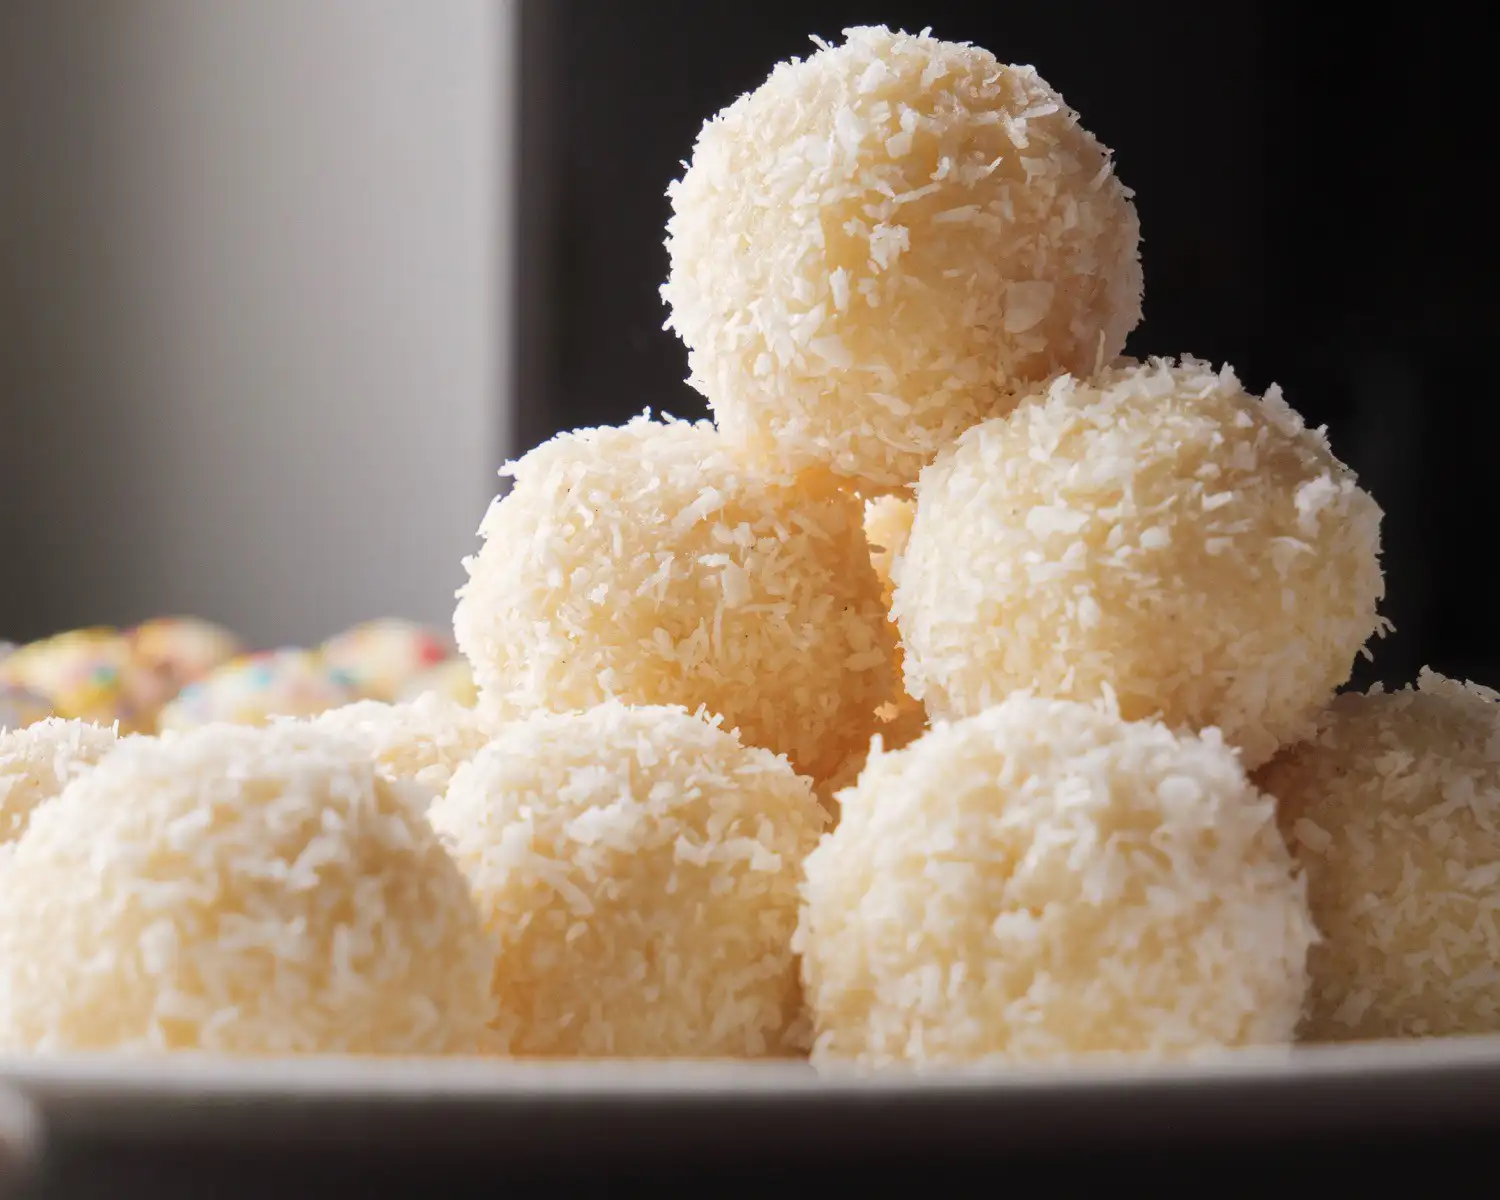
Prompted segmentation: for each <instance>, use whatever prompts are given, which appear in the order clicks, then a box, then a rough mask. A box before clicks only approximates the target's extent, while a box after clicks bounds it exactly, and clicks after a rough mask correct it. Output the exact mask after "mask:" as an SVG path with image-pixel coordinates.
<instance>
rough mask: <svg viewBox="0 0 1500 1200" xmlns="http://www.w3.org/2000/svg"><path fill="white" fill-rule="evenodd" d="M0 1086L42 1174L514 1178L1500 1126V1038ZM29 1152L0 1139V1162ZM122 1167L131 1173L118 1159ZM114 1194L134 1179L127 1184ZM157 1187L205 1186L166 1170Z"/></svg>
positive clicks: (83, 1075)
mask: <svg viewBox="0 0 1500 1200" xmlns="http://www.w3.org/2000/svg"><path fill="white" fill-rule="evenodd" d="M0 1088H9V1089H11V1090H12V1091H13V1092H14V1093H15V1094H16V1095H17V1096H19V1097H21V1098H23V1099H24V1101H25V1102H26V1103H27V1104H29V1107H30V1109H31V1113H32V1114H34V1117H33V1116H27V1115H25V1114H24V1113H23V1114H22V1115H20V1116H19V1117H16V1119H15V1120H13V1121H12V1122H10V1124H11V1125H12V1126H14V1129H15V1131H16V1134H17V1136H19V1137H20V1139H21V1140H20V1142H16V1140H15V1137H12V1139H11V1142H10V1143H9V1144H12V1145H19V1146H20V1147H21V1150H22V1151H29V1152H30V1154H31V1158H32V1161H33V1165H34V1164H35V1163H41V1164H42V1165H43V1166H46V1167H49V1168H51V1167H55V1166H56V1165H57V1164H58V1163H59V1162H63V1160H69V1161H72V1160H77V1159H78V1158H79V1157H80V1156H84V1157H87V1156H89V1155H94V1156H96V1157H97V1156H99V1155H104V1156H105V1157H106V1158H108V1156H109V1155H114V1156H116V1157H115V1159H110V1161H112V1162H115V1161H124V1159H121V1158H120V1156H122V1155H123V1156H125V1159H130V1160H131V1161H133V1162H136V1163H137V1165H139V1163H140V1162H144V1161H148V1160H149V1156H150V1155H151V1154H152V1153H156V1154H158V1155H159V1156H162V1157H161V1161H163V1162H166V1161H168V1160H170V1159H172V1157H173V1156H174V1155H175V1156H176V1161H178V1162H183V1161H187V1159H189V1158H191V1157H192V1156H193V1155H199V1156H203V1157H202V1161H203V1162H207V1161H209V1160H210V1159H212V1158H213V1157H214V1156H218V1158H219V1159H220V1160H224V1161H228V1160H233V1161H236V1162H241V1163H252V1162H256V1161H258V1160H260V1159H267V1158H274V1159H277V1160H279V1161H280V1162H282V1163H283V1164H284V1165H285V1164H291V1163H300V1164H303V1165H301V1166H299V1167H298V1168H297V1169H298V1170H299V1171H301V1172H302V1174H303V1176H305V1175H306V1170H307V1168H306V1166H305V1164H306V1163H307V1162H310V1161H316V1162H319V1163H321V1164H323V1165H324V1166H326V1167H329V1168H330V1169H331V1168H332V1167H334V1166H336V1165H338V1164H339V1163H340V1162H343V1161H354V1160H360V1161H363V1162H365V1163H366V1164H374V1163H389V1164H392V1165H391V1166H390V1168H389V1169H390V1170H391V1171H395V1170H396V1169H397V1168H396V1165H395V1164H397V1163H398V1162H399V1163H404V1164H406V1166H407V1167H408V1168H410V1169H413V1170H417V1169H428V1168H427V1167H425V1166H424V1164H440V1163H441V1164H447V1165H449V1166H451V1165H452V1164H455V1163H459V1162H462V1163H464V1164H467V1169H468V1170H471V1171H479V1170H484V1169H486V1164H489V1168H490V1169H492V1170H497V1171H498V1170H502V1169H503V1171H506V1172H510V1173H511V1174H515V1173H516V1172H522V1173H525V1172H533V1173H534V1172H538V1171H547V1170H550V1171H558V1170H565V1169H575V1168H578V1167H580V1166H587V1167H589V1168H591V1169H593V1170H595V1171H625V1172H628V1171H631V1170H653V1169H654V1170H662V1169H665V1168H667V1167H669V1166H675V1168H676V1169H678V1170H679V1171H682V1170H688V1169H690V1168H694V1167H695V1166H701V1165H702V1164H704V1163H713V1162H717V1163H720V1164H723V1163H726V1162H741V1163H747V1164H749V1163H756V1162H759V1163H762V1164H765V1163H769V1162H773V1161H774V1162H781V1163H783V1164H788V1169H790V1165H791V1164H796V1163H812V1162H819V1161H823V1162H828V1161H837V1160H843V1159H850V1160H853V1159H860V1160H865V1161H874V1160H881V1161H885V1160H890V1161H897V1160H899V1159H901V1158H902V1157H903V1156H905V1157H906V1158H907V1159H908V1160H912V1159H913V1158H914V1159H918V1160H921V1161H926V1162H935V1161H939V1160H947V1159H952V1160H955V1161H956V1160H957V1159H960V1158H966V1159H973V1158H975V1157H976V1156H988V1157H991V1158H993V1157H995V1156H1005V1155H1020V1154H1025V1155H1030V1156H1036V1155H1039V1154H1046V1153H1049V1152H1050V1153H1053V1154H1059V1153H1061V1154H1073V1153H1075V1152H1082V1153H1088V1152H1103V1151H1107V1150H1108V1149H1109V1148H1110V1147H1117V1148H1118V1147H1121V1146H1128V1147H1130V1148H1133V1149H1135V1150H1140V1149H1142V1148H1146V1149H1151V1148H1154V1149H1155V1150H1157V1151H1160V1152H1167V1153H1170V1152H1172V1151H1173V1150H1184V1149H1187V1148H1191V1147H1194V1146H1199V1145H1202V1144H1204V1143H1205V1142H1213V1143H1214V1144H1218V1145H1238V1146H1241V1147H1246V1146H1248V1145H1253V1144H1255V1143H1257V1142H1259V1143H1262V1144H1264V1143H1266V1141H1267V1140H1268V1139H1271V1140H1275V1139H1282V1140H1285V1139H1304V1140H1305V1139H1308V1138H1318V1137H1328V1136H1340V1135H1342V1136H1353V1135H1357V1136H1360V1137H1364V1138H1378V1137H1381V1136H1384V1135H1390V1136H1397V1135H1399V1136H1408V1137H1409V1136H1412V1135H1415V1134H1420V1133H1421V1132H1422V1131H1428V1132H1431V1133H1433V1134H1437V1133H1447V1134H1452V1133H1454V1132H1458V1131H1470V1132H1472V1133H1474V1134H1480V1133H1485V1134H1489V1135H1500V1037H1496V1038H1477V1039H1444V1040H1433V1041H1427V1042H1405V1043H1382V1044H1367V1045H1361V1046H1348V1047H1319V1048H1302V1049H1296V1050H1282V1051H1272V1052H1242V1053H1238V1054H1234V1055H1227V1056H1224V1057H1222V1058H1217V1059H1213V1060H1208V1061H1203V1062H1198V1063H1192V1064H1183V1065H1177V1066H1167V1067H1164V1066H1145V1065H1142V1066H1125V1065H1115V1066H1100V1067H1069V1068H1048V1069H1040V1068H1027V1069H1014V1068H1013V1069H1005V1070H996V1069H993V1068H991V1069H987V1070H985V1071H983V1072H978V1071H975V1072H965V1073H953V1074H947V1075H926V1076H919V1077H917V1076H910V1075H904V1074H900V1075H882V1076H876V1077H863V1078H862V1077H859V1076H857V1075H855V1074H852V1073H850V1074H838V1075H819V1074H817V1073H815V1072H814V1071H813V1070H812V1069H811V1068H809V1067H808V1066H806V1065H804V1064H796V1063H779V1064H755V1063H718V1062H703V1063H696V1062H694V1063H684V1062H677V1063H640V1062H635V1063H597V1062H590V1063H581V1062H557V1063H530V1062H507V1061H485V1060H464V1061H456V1060H455V1061H444V1060H350V1059H288V1060H256V1061H225V1060H215V1059H205V1058H196V1057H173V1058H160V1059H150V1058H124V1057H113V1056H109V1057H105V1056H101V1057H86V1058H85V1057H80V1058H9V1059H4V1058H0ZM4 1109H5V1106H0V1118H3V1117H4V1115H5V1112H4ZM5 1124H6V1122H5V1121H4V1120H0V1127H3V1126H4V1125H5ZM3 1136H4V1135H3V1128H0V1138H3ZM70 1156H71V1159H70ZM24 1158H25V1153H24V1152H23V1153H17V1152H12V1153H11V1154H10V1155H9V1157H6V1156H5V1155H4V1154H0V1167H3V1166H5V1165H7V1164H8V1165H9V1166H10V1167H11V1168H12V1169H15V1168H18V1167H19V1165H20V1164H21V1161H22V1159H24ZM64 1165H66V1163H64ZM111 1169H112V1170H116V1171H117V1174H116V1176H115V1177H116V1178H117V1179H123V1178H124V1174H121V1173H118V1172H124V1168H111ZM204 1169H205V1170H206V1169H207V1168H206V1167H205V1168H204ZM246 1169H247V1170H248V1168H246ZM287 1169H288V1170H289V1169H290V1167H289V1166H288V1167H287ZM384 1169H385V1168H382V1170H384ZM3 1184H4V1180H3V1179H0V1190H3ZM278 1186H279V1185H278ZM327 1186H332V1185H331V1184H330V1185H327ZM445 1186H451V1185H445ZM49 1194H51V1193H49ZM57 1194H62V1193H57ZM68 1194H70V1195H71V1194H84V1193H83V1192H81V1191H80V1192H76V1193H74V1192H70V1193H68ZM100 1194H102V1193H100ZM113 1194H116V1195H121V1196H123V1195H129V1194H135V1193H133V1192H130V1191H129V1190H128V1189H127V1188H125V1187H124V1185H123V1183H122V1184H121V1185H120V1187H118V1188H115V1189H113ZM140 1194H143V1195H144V1194H147V1193H146V1192H144V1191H143V1192H141V1193H140ZM151 1194H154V1195H157V1196H168V1195H177V1194H182V1195H188V1194H194V1193H193V1192H191V1191H183V1192H173V1191H171V1189H170V1187H168V1186H167V1185H166V1183H165V1182H161V1183H160V1186H157V1187H154V1188H153V1189H152V1193H151ZM204 1194H207V1193H204ZM212 1194H214V1195H229V1194H241V1193H230V1192H226V1191H224V1190H223V1189H222V1188H218V1189H216V1190H215V1191H214V1192H213V1193H212ZM243 1194H265V1193H251V1192H249V1191H247V1192H244V1193H243ZM308 1194H313V1193H312V1192H311V1191H309V1192H308Z"/></svg>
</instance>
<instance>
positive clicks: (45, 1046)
mask: <svg viewBox="0 0 1500 1200" xmlns="http://www.w3.org/2000/svg"><path fill="white" fill-rule="evenodd" d="M419 797H420V800H419ZM425 800H426V797H425V795H420V794H419V793H415V792H414V791H413V790H408V789H407V788H404V787H401V786H399V785H394V784H390V783H388V782H386V781H385V780H383V779H381V778H379V777H378V776H377V775H376V773H375V771H374V768H373V767H372V766H371V765H370V764H369V763H368V762H367V761H366V760H365V758H364V756H363V755H362V753H361V752H360V751H359V749H358V747H356V746H354V745H352V744H347V743H344V742H341V741H339V740H338V739H336V738H331V737H329V736H327V735H324V734H321V733H319V732H318V731H315V730H311V729H307V728H305V727H303V726H299V725H285V726H277V727H273V728H262V729H257V728H251V727H236V726H227V725H214V726H207V727H203V728H200V729H195V730H192V731H191V732H187V733H181V734H168V735H164V736H163V737H162V738H161V739H159V740H158V739H145V738H142V739H131V740H130V741H128V742H122V743H121V744H120V745H119V747H118V748H116V749H115V750H114V751H113V752H112V753H111V754H110V755H109V756H108V757H107V758H105V759H104V760H103V761H102V762H101V763H100V764H99V765H98V766H97V767H95V768H94V769H93V770H92V771H90V772H88V773H87V774H85V775H83V776H81V777H80V778H78V779H76V780H74V781H73V782H72V783H71V784H70V785H69V786H68V787H67V788H66V789H65V790H64V791H63V793H62V794H61V795H60V796H58V797H57V798H56V799H54V800H52V801H50V802H49V803H47V804H45V805H43V806H42V807H41V808H39V809H37V810H36V812H35V813H34V814H33V815H32V819H31V824H30V826H29V827H28V828H27V830H26V832H25V834H24V835H23V836H22V837H21V838H20V840H19V841H17V842H16V843H15V846H14V848H13V851H12V855H11V857H10V859H9V861H8V862H7V863H6V865H5V869H4V871H3V872H0V1047H3V1048H7V1049H24V1050H37V1051H88V1050H125V1051H142V1050H146V1051H156V1050H201V1051H211V1052H219V1053H231V1054H291V1053H354V1054H359V1053H388V1054H424V1053H444V1052H470V1051H473V1050H475V1049H476V1047H477V1046H478V1045H479V1044H480V1040H481V1037H482V1035H483V1031H484V1029H485V1026H486V1024H487V1022H488V1021H489V1018H490V1016H491V1012H492V1005H491V1001H490V997H489V984H490V973H491V970H492V968H493V963H494V947H493V944H492V942H491V940H490V939H489V938H488V937H487V936H486V935H485V933H484V931H483V928H482V926H481V923H480V920H479V914H478V912H477V910H476V908H475V906H474V902H473V900H472V898H471V897H470V895H469V891H468V887H467V885H466V883H465V881H464V878H463V876H462V875H461V874H460V873H459V871H458V868H457V867H456V866H455V864H454V863H453V860H452V859H451V858H450V857H449V856H448V855H447V853H446V852H445V851H444V850H443V848H442V846H441V845H440V844H439V842H438V839H437V837H436V835H435V834H434V833H433V832H432V830H431V829H430V828H429V827H428V825H427V823H426V821H425V820H424V819H423V816H422V811H421V805H422V803H425Z"/></svg>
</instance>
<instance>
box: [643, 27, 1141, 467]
mask: <svg viewBox="0 0 1500 1200" xmlns="http://www.w3.org/2000/svg"><path fill="white" fill-rule="evenodd" d="M846 37H847V40H846V41H845V42H844V44H843V45H841V46H838V47H829V46H822V43H819V44H820V46H822V48H821V49H820V50H819V52H818V53H816V54H814V55H812V56H811V57H810V58H808V59H807V60H806V61H797V60H793V61H792V62H790V63H783V64H781V65H780V66H778V67H777V68H776V69H775V70H774V71H773V72H772V74H771V76H770V78H769V79H767V80H766V82H765V83H764V84H762V85H761V86H760V87H759V88H758V89H756V90H755V91H754V92H751V93H749V94H748V95H746V96H743V97H741V98H740V99H739V100H738V101H736V102H735V103H734V104H732V105H730V106H729V107H728V108H727V109H725V110H724V111H723V112H721V113H720V114H719V115H718V116H716V117H715V118H713V119H712V120H710V121H709V122H708V123H707V124H706V125H705V126H704V127H703V130H702V132H701V133H700V134H699V136H698V141H697V144H696V146H695V148H694V152H693V159H692V162H691V163H690V164H689V165H688V167H687V170H686V172H685V174H684V175H683V177H682V179H681V180H680V181H679V182H677V183H675V184H673V185H672V187H671V188H670V190H669V193H668V194H669V195H670V197H671V201H672V210H673V211H672V217H671V219H670V220H669V221H668V224H667V233H668V237H667V248H668V251H669V253H670V257H671V274H670V278H669V279H668V281H667V283H666V285H665V286H664V287H663V289H662V295H663V297H664V299H665V300H666V301H667V304H668V305H669V306H670V308H671V318H670V320H669V321H668V326H669V327H670V328H672V329H675V330H676V331H677V333H678V334H679V335H680V336H681V337H682V340H683V341H684V343H686V345H687V347H688V352H689V353H688V363H689V367H690V370H691V379H690V382H691V383H692V385H693V386H694V387H695V388H697V389H698V390H699V391H700V392H702V393H703V395H704V396H706V397H707V398H708V401H709V403H710V404H711V405H712V407H713V411H714V416H715V419H716V421H717V423H718V424H719V427H720V428H721V429H722V430H723V432H724V434H725V435H726V436H727V437H729V438H730V439H731V440H733V441H734V442H736V443H739V444H740V445H741V446H742V447H743V448H744V449H746V450H747V451H749V452H750V453H751V454H753V455H754V456H756V457H759V458H762V459H765V460H767V461H770V462H773V463H775V464H776V465H777V466H778V467H781V468H784V469H791V470H800V469H802V468H804V467H809V466H813V465H820V464H821V465H826V466H828V467H830V468H832V470H833V471H834V472H835V473H836V474H838V475H839V476H841V477H843V478H844V479H846V480H850V481H853V482H854V483H855V485H856V486H858V487H859V488H860V489H861V490H863V491H865V492H866V493H868V494H876V493H879V492H882V491H889V490H891V489H893V488H896V487H899V486H901V485H903V484H907V483H909V482H911V481H912V480H913V479H915V478H916V476H917V473H918V472H919V471H920V469H921V468H922V466H923V465H924V464H925V463H926V462H927V461H928V460H929V459H930V458H931V457H932V456H933V454H934V453H935V452H936V451H937V450H938V449H940V448H941V447H942V446H943V445H945V444H946V443H948V442H950V441H952V439H953V438H954V437H956V436H957V435H958V434H959V433H961V432H962V431H963V430H964V429H965V428H967V427H968V426H970V425H972V424H974V423H975V422H976V421H979V420H981V419H983V418H985V417H988V416H993V415H996V414H997V413H1000V412H1003V411H1005V410H1006V409H1007V408H1008V407H1010V405H1011V403H1012V400H1011V397H1012V393H1013V392H1014V391H1015V390H1016V388H1017V387H1018V386H1021V385H1023V384H1026V383H1031V382H1035V381H1038V380H1042V379H1045V378H1047V377H1049V376H1051V375H1052V374H1054V373H1055V372H1057V371H1059V370H1066V371H1072V372H1076V373H1082V374H1089V373H1091V372H1092V371H1093V370H1094V369H1095V368H1096V366H1098V365H1100V364H1102V363H1107V362H1110V361H1112V360H1113V359H1114V358H1115V357H1116V356H1117V355H1118V354H1119V353H1120V351H1121V350H1122V349H1123V347H1124V344H1125V337H1126V335H1127V334H1128V333H1129V332H1130V330H1131V329H1133V328H1134V327H1135V325H1136V324H1137V322H1138V321H1139V320H1140V315H1141V290H1142V285H1141V268H1140V261H1139V254H1138V247H1139V242H1140V226H1139V222H1138V221H1137V218H1136V214H1135V208H1134V206H1133V205H1132V203H1131V201H1130V196H1131V193H1130V192H1129V190H1128V189H1126V188H1125V187H1123V186H1122V185H1121V184H1120V182H1119V181H1118V180H1117V179H1116V178H1115V176H1114V174H1113V171H1112V168H1111V164H1110V158H1109V152H1108V151H1107V150H1106V149H1105V148H1104V147H1103V146H1102V145H1100V144H1099V142H1098V141H1097V140H1096V139H1095V138H1094V137H1093V135H1091V134H1090V133H1089V132H1088V131H1087V130H1085V129H1083V128H1082V126H1081V125H1080V124H1079V123H1078V117H1077V115H1076V114H1075V113H1074V112H1073V111H1072V110H1071V109H1069V108H1068V107H1067V105H1066V104H1065V103H1064V102H1063V99H1062V97H1061V96H1059V95H1058V94H1057V93H1056V92H1055V91H1053V90H1052V88H1050V87H1049V86H1048V85H1047V84H1046V83H1045V82H1044V81H1043V80H1042V79H1041V78H1040V77H1039V76H1038V75H1037V74H1036V72H1035V71H1034V70H1032V69H1031V68H1030V67H1017V66H1007V65H1005V64H1003V63H1001V62H1000V61H999V60H998V59H996V58H995V57H994V55H992V54H990V53H989V52H988V51H985V50H981V49H979V48H977V47H973V46H968V45H963V44H956V43H952V42H943V41H939V40H938V39H936V38H932V37H928V36H926V35H925V34H924V35H922V36H916V37H913V36H911V35H908V34H904V33H892V32H891V31H889V30H887V29H884V28H857V29H850V30H847V31H846Z"/></svg>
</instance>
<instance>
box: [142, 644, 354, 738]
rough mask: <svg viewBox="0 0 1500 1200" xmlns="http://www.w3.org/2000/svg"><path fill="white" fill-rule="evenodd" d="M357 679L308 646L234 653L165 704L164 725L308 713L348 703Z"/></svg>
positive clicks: (250, 721) (261, 720) (246, 721)
mask: <svg viewBox="0 0 1500 1200" xmlns="http://www.w3.org/2000/svg"><path fill="white" fill-rule="evenodd" d="M356 698H357V693H356V691H355V687H354V681H353V680H352V679H350V678H349V677H348V676H346V675H344V674H343V673H341V672H340V671H338V670H336V669H335V668H332V667H330V666H328V665H327V664H326V663H325V662H323V660H322V658H320V657H319V656H318V655H316V654H313V653H310V652H309V651H306V650H297V649H292V648H284V649H281V650H265V651H261V652H260V653H257V654H245V655H241V656H240V657H239V658H233V659H230V660H229V661H228V662H227V663H225V664H224V665H223V666H221V667H219V668H218V669H217V670H215V671H213V672H212V673H211V674H209V675H208V676H207V677H206V678H204V679H200V680H199V681H198V682H197V683H192V684H189V685H188V686H187V687H185V688H183V689H182V691H181V692H180V693H179V694H178V695H177V697H176V698H175V699H174V700H173V701H172V702H171V703H170V704H168V705H167V706H166V707H164V708H163V709H162V710H161V713H160V715H159V716H158V718H157V720H158V724H159V725H160V727H161V728H162V729H164V730H168V729H175V730H182V729H196V728H198V727H200V726H203V725H211V724H215V723H218V722H228V723H230V724H234V725H264V724H265V723H266V722H268V721H269V720H271V718H273V717H310V716H315V715H316V714H318V713H321V712H326V711H327V710H328V709H330V708H338V707H339V706H340V705H342V704H350V703H353V701H354V700H355V699H356Z"/></svg>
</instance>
